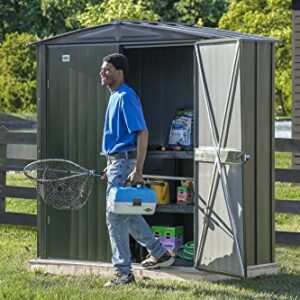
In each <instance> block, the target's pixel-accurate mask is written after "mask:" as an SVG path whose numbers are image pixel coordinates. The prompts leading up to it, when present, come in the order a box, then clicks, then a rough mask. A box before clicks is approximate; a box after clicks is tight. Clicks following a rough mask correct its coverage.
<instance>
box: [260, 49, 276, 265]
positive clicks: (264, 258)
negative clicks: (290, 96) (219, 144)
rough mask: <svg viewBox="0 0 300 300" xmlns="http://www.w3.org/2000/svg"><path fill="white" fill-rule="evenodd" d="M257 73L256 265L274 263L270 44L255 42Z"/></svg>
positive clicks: (272, 70)
mask: <svg viewBox="0 0 300 300" xmlns="http://www.w3.org/2000/svg"><path fill="white" fill-rule="evenodd" d="M256 49H257V60H256V66H257V72H256V82H257V84H256V86H257V88H256V90H257V95H256V101H257V104H256V170H257V173H256V174H257V176H256V216H257V226H256V239H257V249H256V251H257V259H256V264H264V263H269V262H273V258H272V257H273V251H274V250H273V240H272V239H273V235H272V232H273V231H274V224H273V208H272V207H273V192H272V191H273V188H274V187H273V177H272V166H273V164H272V161H273V156H274V148H273V139H274V132H273V126H272V124H273V123H274V113H273V111H272V107H273V104H272V102H273V93H272V89H273V87H274V82H273V76H272V74H273V72H274V71H275V70H274V67H273V45H272V44H266V43H257V48H256Z"/></svg>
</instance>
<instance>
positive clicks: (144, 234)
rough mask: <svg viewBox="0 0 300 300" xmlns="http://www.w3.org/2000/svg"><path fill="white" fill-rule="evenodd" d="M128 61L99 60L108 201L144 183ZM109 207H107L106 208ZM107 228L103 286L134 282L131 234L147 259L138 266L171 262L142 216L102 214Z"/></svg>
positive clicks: (144, 136)
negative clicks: (117, 190)
mask: <svg viewBox="0 0 300 300" xmlns="http://www.w3.org/2000/svg"><path fill="white" fill-rule="evenodd" d="M127 72H128V61H127V58H126V56H124V55H122V54H118V53H115V54H111V55H108V56H106V57H105V58H104V59H103V64H102V66H101V71H100V77H101V83H102V85H106V86H107V87H108V89H109V90H110V92H111V96H110V99H109V103H108V106H107V111H106V116H105V123H104V130H103V143H102V153H103V154H105V155H106V157H107V167H106V168H105V174H106V175H105V176H104V177H103V179H107V182H108V183H107V195H108V193H109V190H110V188H111V187H112V186H116V185H122V184H123V183H124V182H125V181H126V180H129V181H130V182H132V183H140V182H142V181H143V166H144V161H145V157H146V152H147V145H148V129H147V126H146V123H145V119H144V115H143V111H142V107H141V103H140V100H139V98H138V96H137V95H136V93H135V92H134V91H133V90H132V89H131V88H130V87H129V86H127V85H126V84H125V82H124V77H125V75H126V73H127ZM107 203H109V202H107ZM106 223H107V227H108V232H109V236H110V242H111V248H112V263H113V266H114V268H115V270H116V274H115V276H114V278H113V279H112V280H110V281H109V282H107V283H106V285H105V286H113V285H118V284H128V283H131V282H134V281H135V279H134V275H133V273H132V270H131V253H130V247H129V234H130V235H131V236H132V237H133V238H134V239H135V240H136V241H137V242H138V243H139V244H141V245H142V246H144V247H146V248H147V250H148V252H149V256H148V258H147V259H146V260H144V261H143V262H142V266H143V267H145V268H149V269H155V268H159V267H168V266H171V265H172V264H173V262H174V258H173V257H171V256H170V255H169V254H168V252H167V251H166V249H165V248H164V247H163V246H162V245H161V244H160V242H159V241H158V240H157V239H156V238H155V237H154V235H153V234H152V232H151V229H150V227H149V225H148V224H147V223H146V221H145V220H144V218H143V217H142V216H140V215H117V214H114V213H112V212H111V211H110V207H109V205H107V208H106Z"/></svg>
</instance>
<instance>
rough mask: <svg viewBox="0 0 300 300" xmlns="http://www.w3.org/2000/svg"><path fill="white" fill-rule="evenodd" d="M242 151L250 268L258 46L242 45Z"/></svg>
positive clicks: (253, 241) (253, 231) (253, 237)
mask: <svg viewBox="0 0 300 300" xmlns="http://www.w3.org/2000/svg"><path fill="white" fill-rule="evenodd" d="M241 53H242V57H241V62H242V65H241V85H242V87H241V93H242V95H241V99H242V100H243V101H242V110H241V119H242V120H243V122H242V132H243V133H244V134H243V136H242V149H243V151H245V152H246V153H247V154H248V155H250V159H249V160H248V162H247V163H246V164H245V165H244V173H243V175H244V179H243V187H244V212H245V215H244V217H245V239H246V256H247V265H254V264H255V263H256V195H255V189H256V152H255V151H256V148H255V145H256V137H255V133H256V120H255V114H256V112H255V110H256V93H255V91H256V64H255V60H256V44H255V43H242V52H241Z"/></svg>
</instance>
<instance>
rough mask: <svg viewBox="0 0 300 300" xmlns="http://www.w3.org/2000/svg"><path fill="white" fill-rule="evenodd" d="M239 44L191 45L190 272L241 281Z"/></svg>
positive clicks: (243, 158)
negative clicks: (194, 91) (193, 87)
mask: <svg viewBox="0 0 300 300" xmlns="http://www.w3.org/2000/svg"><path fill="white" fill-rule="evenodd" d="M241 46H242V42H241V40H226V41H225V40H222V41H214V42H199V43H197V44H195V51H196V57H197V65H198V79H197V89H198V93H197V94H198V96H197V98H198V99H197V101H196V110H197V113H196V132H197V133H196V134H197V135H198V136H196V147H198V148H195V178H196V181H195V182H196V190H195V192H196V204H197V208H196V218H195V219H196V223H195V228H196V230H195V245H196V247H195V249H196V250H195V251H196V252H195V267H196V268H197V269H201V270H205V271H211V272H214V273H220V274H228V275H231V276H238V277H246V275H247V271H246V262H245V259H246V255H245V243H244V241H245V239H244V220H243V219H244V218H243V165H244V163H245V161H246V160H247V154H246V153H244V152H243V149H242V135H243V130H244V128H243V126H242V125H243V124H242V122H243V120H242V118H241V116H242V114H241V107H242V99H241V84H240V83H241V75H240V74H241V72H240V66H241Z"/></svg>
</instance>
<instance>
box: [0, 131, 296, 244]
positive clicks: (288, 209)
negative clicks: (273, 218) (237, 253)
mask: <svg viewBox="0 0 300 300" xmlns="http://www.w3.org/2000/svg"><path fill="white" fill-rule="evenodd" d="M8 144H27V145H36V133H24V132H22V133H19V132H11V131H8V130H7V129H6V128H5V127H4V126H2V127H0V224H15V225H30V226H35V225H36V216H35V215H29V214H22V213H11V212H6V211H5V198H6V197H11V198H21V199H36V191H35V189H34V188H28V187H13V186H8V185H6V172H7V171H22V170H23V168H24V166H25V165H26V164H28V163H29V162H31V161H32V160H24V159H9V158H7V145H8ZM299 149H300V139H279V138H277V139H275V150H276V151H278V152H300V151H299ZM275 180H276V181H279V182H290V183H300V170H293V169H276V171H275ZM275 210H276V212H280V213H288V214H300V200H298V201H290V200H285V199H281V200H275ZM276 243H279V244H287V245H298V246H299V245H300V233H299V232H276Z"/></svg>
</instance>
